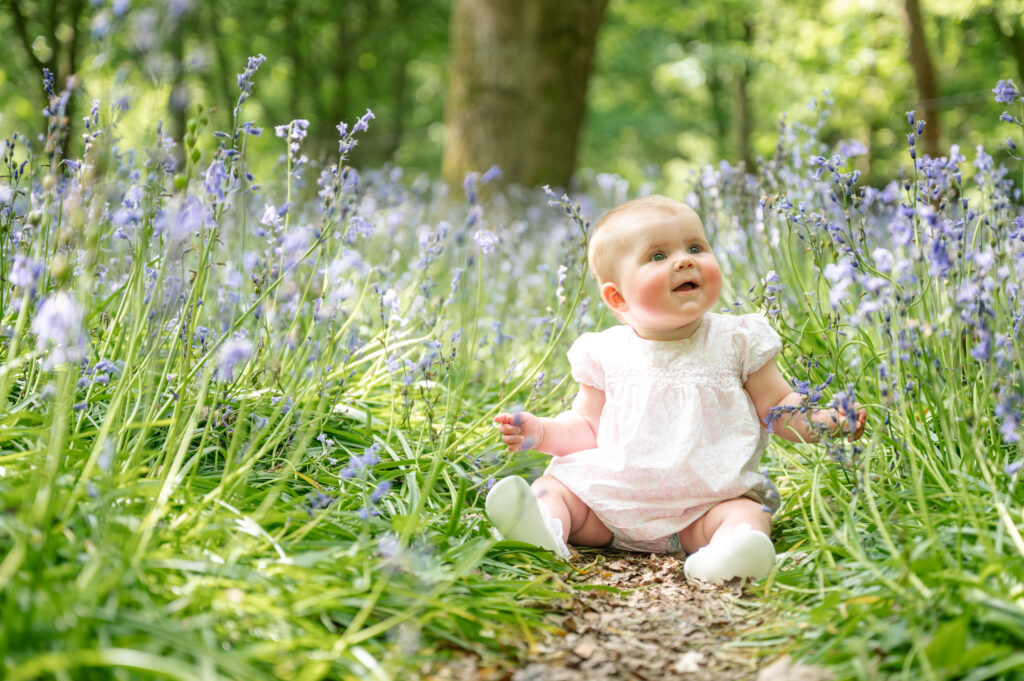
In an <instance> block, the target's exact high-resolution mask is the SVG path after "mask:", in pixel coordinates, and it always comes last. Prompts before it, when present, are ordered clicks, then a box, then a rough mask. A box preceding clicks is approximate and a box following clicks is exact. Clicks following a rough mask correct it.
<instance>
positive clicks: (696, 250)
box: [687, 246, 700, 255]
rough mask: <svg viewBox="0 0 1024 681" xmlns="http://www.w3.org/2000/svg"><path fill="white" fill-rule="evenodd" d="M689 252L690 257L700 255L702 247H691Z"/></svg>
mask: <svg viewBox="0 0 1024 681" xmlns="http://www.w3.org/2000/svg"><path fill="white" fill-rule="evenodd" d="M687 252H688V253H689V254H690V255H699V254H700V246H690V248H689V249H688V251H687Z"/></svg>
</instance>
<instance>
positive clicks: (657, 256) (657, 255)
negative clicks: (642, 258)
mask: <svg viewBox="0 0 1024 681" xmlns="http://www.w3.org/2000/svg"><path fill="white" fill-rule="evenodd" d="M664 259H665V254H664V253H660V252H659V253H655V254H654V255H652V256H651V260H652V261H655V262H657V261H659V260H664Z"/></svg>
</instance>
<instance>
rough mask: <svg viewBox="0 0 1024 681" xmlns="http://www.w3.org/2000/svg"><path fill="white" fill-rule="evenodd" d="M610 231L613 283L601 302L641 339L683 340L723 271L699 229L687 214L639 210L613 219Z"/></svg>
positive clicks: (717, 290)
mask: <svg viewBox="0 0 1024 681" xmlns="http://www.w3.org/2000/svg"><path fill="white" fill-rule="evenodd" d="M606 228H611V231H610V232H609V233H607V238H609V239H612V240H613V241H611V242H609V244H608V245H609V246H613V247H614V248H615V251H613V252H614V253H616V262H615V267H614V270H615V271H614V276H613V280H609V281H606V282H605V283H604V284H602V285H601V297H602V298H603V299H604V301H605V303H607V304H608V306H609V307H611V308H612V309H613V310H615V311H616V312H618V313H619V315H620V316H621V317H622V318H623V320H625V321H626V323H628V324H629V325H630V326H632V327H633V329H634V330H635V331H636V332H637V334H638V335H640V336H641V337H643V338H648V339H651V340H679V339H681V338H688V337H689V336H690V335H691V334H692V333H693V332H694V331H696V330H697V327H698V326H699V325H700V320H701V318H702V317H703V316H704V313H705V312H707V311H708V310H710V309H711V307H712V306H713V305H714V304H715V302H716V301H717V300H718V296H719V295H720V294H721V292H722V271H721V270H720V269H719V267H718V260H717V259H716V258H715V255H714V253H712V252H711V245H710V244H709V243H708V240H707V236H706V235H705V234H704V226H703V225H702V224H701V222H700V218H698V217H697V214H696V213H694V212H693V211H692V210H690V209H688V208H687V209H685V210H679V211H673V210H668V209H666V208H663V207H644V208H640V209H637V210H635V211H629V212H628V213H626V214H624V215H621V216H617V217H616V219H615V220H614V222H612V223H611V224H608V225H605V226H604V227H602V229H606Z"/></svg>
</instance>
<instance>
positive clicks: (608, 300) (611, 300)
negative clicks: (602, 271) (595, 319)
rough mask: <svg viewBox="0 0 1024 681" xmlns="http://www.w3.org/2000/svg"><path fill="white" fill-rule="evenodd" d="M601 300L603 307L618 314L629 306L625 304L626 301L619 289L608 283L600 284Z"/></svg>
mask: <svg viewBox="0 0 1024 681" xmlns="http://www.w3.org/2000/svg"><path fill="white" fill-rule="evenodd" d="M601 300H603V301H604V304H605V305H607V306H608V307H610V308H611V309H612V310H614V311H615V312H617V313H620V314H621V313H623V312H625V311H627V310H628V309H629V305H628V304H627V303H626V299H625V298H623V297H622V292H621V291H619V287H617V286H616V285H615V284H614V283H613V282H610V281H606V282H604V283H603V284H601Z"/></svg>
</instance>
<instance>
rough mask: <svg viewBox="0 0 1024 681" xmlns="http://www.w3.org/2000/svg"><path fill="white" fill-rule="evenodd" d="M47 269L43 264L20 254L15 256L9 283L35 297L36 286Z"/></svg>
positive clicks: (8, 279) (8, 278)
mask: <svg viewBox="0 0 1024 681" xmlns="http://www.w3.org/2000/svg"><path fill="white" fill-rule="evenodd" d="M45 269H46V266H45V265H44V264H43V263H42V262H39V261H36V260H32V259H31V258H29V257H27V256H24V255H22V254H20V253H19V254H18V255H16V256H14V263H13V264H12V265H11V272H10V274H9V275H8V277H7V281H9V282H10V283H11V284H13V285H15V286H18V287H20V288H22V289H24V290H25V291H28V292H29V293H30V294H31V295H35V291H36V284H37V283H38V281H39V279H40V278H41V277H42V276H43V272H44V270H45Z"/></svg>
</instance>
